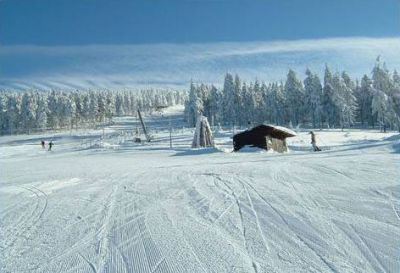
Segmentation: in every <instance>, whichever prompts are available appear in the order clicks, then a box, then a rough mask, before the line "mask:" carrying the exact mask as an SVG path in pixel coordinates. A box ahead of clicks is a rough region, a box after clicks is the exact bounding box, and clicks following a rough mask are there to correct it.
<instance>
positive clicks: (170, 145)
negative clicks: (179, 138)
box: [169, 116, 172, 149]
mask: <svg viewBox="0 0 400 273" xmlns="http://www.w3.org/2000/svg"><path fill="white" fill-rule="evenodd" d="M169 147H170V148H171V149H172V122H171V116H170V117H169Z"/></svg>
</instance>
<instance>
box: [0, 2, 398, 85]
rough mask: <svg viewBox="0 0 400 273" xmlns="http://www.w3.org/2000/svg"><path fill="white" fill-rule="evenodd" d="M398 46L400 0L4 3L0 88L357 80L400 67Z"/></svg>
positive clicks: (0, 19)
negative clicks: (322, 77) (377, 64)
mask: <svg viewBox="0 0 400 273" xmlns="http://www.w3.org/2000/svg"><path fill="white" fill-rule="evenodd" d="M277 44H278V45H279V46H276V45H277ZM398 45H399V46H400V1H399V0H280V1H278V0H229V1H227V0H143V1H135V0H130V1H127V0H107V1H106V0H96V1H95V0H0V88H1V87H10V86H11V87H13V88H17V87H24V88H25V87H26V88H29V87H39V88H40V87H51V86H60V87H64V86H65V87H79V88H84V87H108V88H113V86H117V87H121V86H126V87H131V86H137V85H142V84H143V83H145V85H152V84H155V83H157V84H159V85H161V86H163V85H164V84H165V85H171V84H172V85H174V84H175V85H177V86H186V85H187V83H188V82H189V81H190V80H191V79H196V80H198V81H204V82H208V83H218V82H220V81H221V79H222V77H223V74H224V73H225V72H228V71H229V72H234V73H239V74H242V75H245V76H246V78H248V79H249V80H253V79H255V78H258V79H261V80H265V81H271V80H277V79H281V78H284V77H285V71H286V70H287V69H288V68H289V67H291V68H294V69H298V73H299V74H303V73H304V70H305V68H306V67H307V66H308V67H312V68H314V69H315V71H317V72H319V73H320V72H321V71H322V69H323V67H324V66H325V63H332V66H333V67H334V68H335V69H338V70H340V69H345V70H348V71H349V73H350V74H351V73H353V74H354V75H355V76H357V77H359V76H360V75H361V74H362V73H369V72H370V70H371V68H372V65H373V63H374V60H375V57H376V56H377V55H382V57H383V59H385V60H387V61H388V66H389V68H397V69H399V64H400V56H399V55H400V54H398V52H400V47H399V46H398ZM249 48H250V49H251V50H250V51H249ZM276 48H278V50H276ZM288 48H289V49H290V50H288ZM225 51H227V52H235V54H230V55H226V54H223V53H224V52H225ZM396 52H397V53H396ZM199 56H201V57H199ZM206 56H212V58H205V57H206ZM161 68H162V69H164V70H163V71H161ZM362 71H365V72H362ZM278 73H280V74H279V75H278ZM171 82H172V83H171Z"/></svg>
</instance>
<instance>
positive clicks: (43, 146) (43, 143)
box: [40, 140, 45, 149]
mask: <svg viewBox="0 0 400 273" xmlns="http://www.w3.org/2000/svg"><path fill="white" fill-rule="evenodd" d="M40 144H42V149H44V148H45V142H44V140H42V141H41V142H40Z"/></svg>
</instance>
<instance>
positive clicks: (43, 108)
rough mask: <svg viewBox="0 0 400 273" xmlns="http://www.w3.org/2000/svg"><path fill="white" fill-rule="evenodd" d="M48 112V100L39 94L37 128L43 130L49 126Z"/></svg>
mask: <svg viewBox="0 0 400 273" xmlns="http://www.w3.org/2000/svg"><path fill="white" fill-rule="evenodd" d="M47 112H48V109H47V101H46V99H45V98H43V97H42V96H39V98H38V100H37V108H36V128H37V129H39V130H41V131H43V130H45V129H46V127H47Z"/></svg>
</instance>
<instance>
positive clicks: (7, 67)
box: [0, 37, 400, 89]
mask: <svg viewBox="0 0 400 273" xmlns="http://www.w3.org/2000/svg"><path fill="white" fill-rule="evenodd" d="M398 52H400V38H398V37H396V38H379V39H377V38H337V39H320V40H297V41H276V42H246V43H209V44H155V45H88V46H68V47H63V46H59V47H40V46H0V87H2V88H18V89H25V88H52V87H57V88H111V89H117V88H124V87H126V88H130V87H138V86H162V87H178V88H185V87H187V85H188V83H189V82H190V80H195V81H201V82H206V83H215V84H219V83H221V81H222V78H223V75H224V73H226V72H233V73H238V74H240V75H242V77H243V78H244V79H245V80H254V79H255V78H258V79H260V80H263V81H275V80H281V79H284V77H285V75H286V72H287V70H288V69H289V68H292V69H294V70H296V71H297V72H298V73H299V74H303V73H304V71H305V68H306V67H309V68H310V69H312V70H314V71H316V72H318V73H322V71H323V68H324V66H325V63H328V64H329V65H330V66H332V68H333V69H336V70H346V71H348V72H349V73H350V74H352V75H354V76H356V77H360V76H361V75H362V74H364V73H367V74H368V73H370V71H371V69H372V66H373V64H374V61H375V58H376V57H377V56H378V55H381V56H382V57H383V58H384V59H385V60H387V62H388V67H389V68H392V69H394V68H400V54H398Z"/></svg>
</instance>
